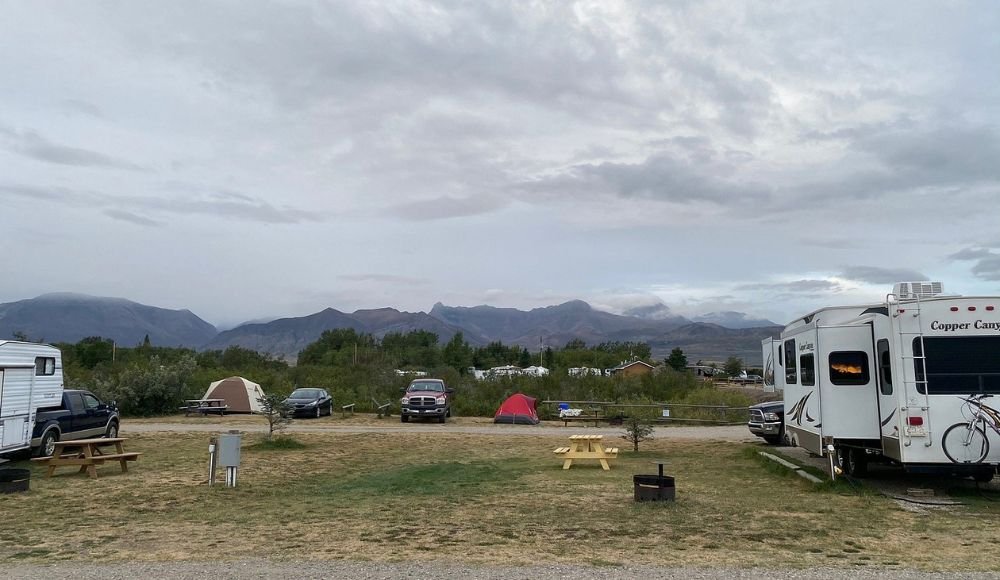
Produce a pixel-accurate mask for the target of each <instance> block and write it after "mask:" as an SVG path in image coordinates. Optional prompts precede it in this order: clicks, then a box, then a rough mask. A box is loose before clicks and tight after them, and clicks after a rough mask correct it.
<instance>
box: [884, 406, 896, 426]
mask: <svg viewBox="0 0 1000 580" xmlns="http://www.w3.org/2000/svg"><path fill="white" fill-rule="evenodd" d="M895 414H896V410H895V409H893V410H892V413H889V416H888V417H886V418H885V421H882V426H883V427H885V426H886V425H888V424H889V421H892V417H893V415H895Z"/></svg>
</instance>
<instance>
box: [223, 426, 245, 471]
mask: <svg viewBox="0 0 1000 580" xmlns="http://www.w3.org/2000/svg"><path fill="white" fill-rule="evenodd" d="M242 438H243V436H242V435H240V434H238V433H237V434H230V435H219V455H218V457H219V459H218V465H219V466H220V467H239V466H240V442H241V440H242Z"/></svg>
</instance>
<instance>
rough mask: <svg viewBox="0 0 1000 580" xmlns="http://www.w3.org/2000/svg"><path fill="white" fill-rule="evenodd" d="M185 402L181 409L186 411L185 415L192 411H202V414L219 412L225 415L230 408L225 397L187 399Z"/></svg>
mask: <svg viewBox="0 0 1000 580" xmlns="http://www.w3.org/2000/svg"><path fill="white" fill-rule="evenodd" d="M184 402H185V405H184V406H183V407H181V409H182V410H183V411H184V416H185V417H187V416H188V415H190V414H191V413H201V414H202V415H207V414H209V413H218V414H220V415H225V414H226V411H227V410H228V409H229V405H227V404H226V400H225V399H187V400H185V401H184Z"/></svg>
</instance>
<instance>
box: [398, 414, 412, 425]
mask: <svg viewBox="0 0 1000 580" xmlns="http://www.w3.org/2000/svg"><path fill="white" fill-rule="evenodd" d="M399 422H400V423H409V422H410V416H409V415H400V416H399Z"/></svg>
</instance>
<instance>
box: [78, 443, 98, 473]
mask: <svg viewBox="0 0 1000 580" xmlns="http://www.w3.org/2000/svg"><path fill="white" fill-rule="evenodd" d="M98 455H100V452H98ZM83 458H84V459H89V460H90V463H88V464H85V465H82V466H80V467H81V469H82V470H85V471H86V472H87V475H88V476H89V477H90V478H91V479H97V466H96V465H94V463H93V461H94V449H93V447H91V446H90V445H84V446H83Z"/></svg>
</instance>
